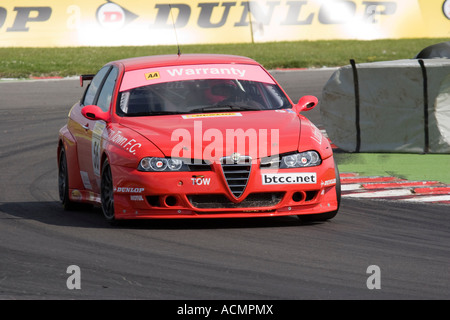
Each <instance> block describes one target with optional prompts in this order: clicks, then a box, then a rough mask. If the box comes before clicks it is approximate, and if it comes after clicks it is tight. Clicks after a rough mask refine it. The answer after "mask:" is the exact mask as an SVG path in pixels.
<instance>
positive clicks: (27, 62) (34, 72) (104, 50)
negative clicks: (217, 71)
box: [0, 39, 448, 78]
mask: <svg viewBox="0 0 450 320" xmlns="http://www.w3.org/2000/svg"><path fill="white" fill-rule="evenodd" d="M443 41H448V39H401V40H373V41H359V40H345V41H344V40H334V41H297V42H271V43H256V44H216V45H183V46H181V52H182V53H225V54H236V55H243V56H248V57H251V58H253V59H255V60H257V61H258V62H260V63H262V64H263V65H264V66H265V67H266V68H267V69H275V68H321V67H324V66H326V67H336V66H343V65H347V64H349V59H355V60H356V62H357V63H363V62H374V61H388V60H398V59H410V58H413V57H414V56H415V55H416V54H417V53H418V52H419V51H420V50H422V49H423V48H425V47H427V46H429V45H432V44H435V43H439V42H443ZM176 52H177V48H176V47H175V46H140V47H73V48H0V78H29V77H32V76H62V77H67V76H75V75H80V74H83V73H95V72H96V71H97V70H98V69H99V68H100V67H101V66H103V65H104V64H105V63H107V62H109V61H112V60H117V59H122V58H129V57H137V56H145V55H155V54H176Z"/></svg>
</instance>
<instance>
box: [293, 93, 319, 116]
mask: <svg viewBox="0 0 450 320" xmlns="http://www.w3.org/2000/svg"><path fill="white" fill-rule="evenodd" d="M318 103H319V99H317V98H316V97H315V96H303V97H301V98H300V100H298V103H297V104H296V105H294V107H293V108H292V109H293V110H294V111H295V113H299V112H302V111H309V110H312V109H314V107H315V106H317V104H318Z"/></svg>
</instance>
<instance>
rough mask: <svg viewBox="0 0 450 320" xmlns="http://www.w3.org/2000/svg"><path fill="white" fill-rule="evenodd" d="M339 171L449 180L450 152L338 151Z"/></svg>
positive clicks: (448, 182) (419, 179)
mask: <svg viewBox="0 0 450 320" xmlns="http://www.w3.org/2000/svg"><path fill="white" fill-rule="evenodd" d="M335 158H336V162H337V163H338V167H339V171H340V172H355V173H359V174H360V175H363V176H393V177H398V178H403V179H407V180H418V181H425V180H426V181H439V182H442V183H446V184H450V170H449V169H450V155H449V154H398V153H336V154H335Z"/></svg>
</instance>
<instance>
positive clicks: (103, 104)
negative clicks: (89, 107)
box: [97, 68, 118, 111]
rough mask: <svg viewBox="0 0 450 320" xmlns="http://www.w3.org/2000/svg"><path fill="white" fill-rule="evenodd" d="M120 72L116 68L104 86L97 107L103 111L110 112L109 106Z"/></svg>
mask: <svg viewBox="0 0 450 320" xmlns="http://www.w3.org/2000/svg"><path fill="white" fill-rule="evenodd" d="M117 74H118V71H117V69H116V68H113V69H112V70H111V72H110V73H109V75H108V77H107V78H106V80H105V83H104V84H103V87H102V89H101V90H102V91H101V92H100V95H99V97H98V100H97V106H99V107H100V109H102V110H103V111H108V110H109V106H110V104H111V98H112V95H113V91H114V86H115V85H116V79H117Z"/></svg>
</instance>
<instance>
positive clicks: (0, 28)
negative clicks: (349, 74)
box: [0, 0, 450, 47]
mask: <svg viewBox="0 0 450 320" xmlns="http://www.w3.org/2000/svg"><path fill="white" fill-rule="evenodd" d="M449 36H450V0H383V1H376V0H301V1H296V0H255V1H241V0H237V1H214V0H213V1H211V0H180V1H176V2H172V1H165V0H151V1H149V0H126V1H125V0H116V1H108V0H76V1H75V0H58V1H52V0H7V1H2V2H0V47H74V46H125V45H131V46H141V45H142V46H144V45H174V44H177V43H178V44H210V43H253V42H272V41H298V40H333V39H357V40H374V39H397V38H445V37H449Z"/></svg>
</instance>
